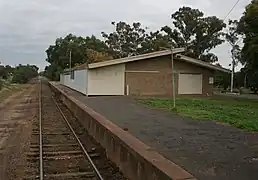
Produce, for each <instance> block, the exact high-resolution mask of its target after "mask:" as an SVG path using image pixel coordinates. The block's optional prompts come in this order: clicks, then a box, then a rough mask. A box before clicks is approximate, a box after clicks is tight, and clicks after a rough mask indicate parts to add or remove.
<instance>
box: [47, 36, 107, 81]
mask: <svg viewBox="0 0 258 180" xmlns="http://www.w3.org/2000/svg"><path fill="white" fill-rule="evenodd" d="M89 50H91V51H94V52H97V53H102V57H101V58H102V60H103V58H104V57H103V56H104V55H106V56H108V55H107V54H108V47H107V45H106V44H105V43H104V42H103V41H101V40H99V39H97V38H96V37H95V36H91V37H89V36H87V37H85V38H84V37H81V36H79V37H77V36H75V35H73V34H68V35H67V36H66V37H64V38H62V37H60V38H57V39H56V41H55V44H54V45H50V46H49V48H48V49H47V50H46V53H47V59H46V61H47V62H49V63H50V65H49V66H48V67H47V68H46V69H45V71H47V72H45V74H46V76H47V77H48V78H49V79H51V80H58V79H59V74H60V72H62V71H63V70H64V69H67V68H69V67H70V54H71V67H74V66H76V65H80V64H83V63H91V62H92V61H94V60H92V57H91V56H90V57H89V52H88V51H89ZM98 55H100V54H98ZM107 58H110V56H108V57H107Z"/></svg>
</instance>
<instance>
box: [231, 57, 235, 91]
mask: <svg viewBox="0 0 258 180" xmlns="http://www.w3.org/2000/svg"><path fill="white" fill-rule="evenodd" d="M234 71H235V60H234V58H232V71H231V85H230V91H231V92H233V88H234Z"/></svg>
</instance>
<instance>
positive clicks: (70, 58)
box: [69, 50, 72, 73]
mask: <svg viewBox="0 0 258 180" xmlns="http://www.w3.org/2000/svg"><path fill="white" fill-rule="evenodd" d="M69 68H70V73H71V72H72V50H70V52H69Z"/></svg>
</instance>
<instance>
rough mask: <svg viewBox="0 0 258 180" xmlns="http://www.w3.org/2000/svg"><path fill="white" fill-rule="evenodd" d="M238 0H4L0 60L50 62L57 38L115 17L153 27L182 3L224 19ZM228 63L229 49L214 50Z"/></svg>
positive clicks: (92, 30)
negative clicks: (48, 54)
mask: <svg viewBox="0 0 258 180" xmlns="http://www.w3.org/2000/svg"><path fill="white" fill-rule="evenodd" d="M250 1H251V0H240V2H239V4H238V5H237V6H236V8H235V9H234V10H233V12H232V13H231V14H230V16H229V18H231V19H238V18H239V17H240V16H241V14H242V13H243V11H244V8H245V6H246V5H247V4H248V3H249V2H250ZM235 2H236V0H158V1H157V0H74V1H71V0H0V62H1V63H3V64H10V65H17V64H27V63H28V64H36V65H38V66H39V67H40V68H41V69H44V67H45V66H46V65H47V63H46V61H45V58H46V54H45V50H46V49H47V48H48V46H49V45H50V44H53V43H54V42H55V39H56V38H57V37H61V36H65V35H66V34H68V33H74V34H75V35H78V36H87V35H91V34H94V35H96V36H97V37H101V35H100V32H102V31H105V32H110V31H112V30H113V28H112V26H111V25H110V22H111V21H126V22H128V23H131V22H134V21H139V22H141V23H142V24H143V26H146V27H149V28H150V30H157V29H159V28H160V27H161V26H164V25H169V24H171V20H170V15H171V14H172V13H173V12H175V11H176V10H177V9H178V8H180V7H182V6H191V7H193V8H198V9H200V10H201V11H203V12H204V13H205V15H215V16H218V17H220V18H224V17H225V16H226V14H227V13H228V11H229V10H230V9H231V8H232V6H233V4H234V3H235ZM213 51H214V52H215V53H216V54H217V56H218V57H219V63H221V64H222V65H223V66H225V67H228V64H229V63H230V54H229V51H230V48H229V47H228V45H226V44H224V45H221V46H220V47H218V48H216V49H215V50H213Z"/></svg>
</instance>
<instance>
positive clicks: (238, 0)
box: [199, 0, 240, 44]
mask: <svg viewBox="0 0 258 180" xmlns="http://www.w3.org/2000/svg"><path fill="white" fill-rule="evenodd" d="M239 2H240V0H237V1H236V2H235V4H234V5H233V7H232V8H231V9H230V11H229V12H228V13H227V15H226V16H225V18H224V19H223V22H224V21H225V20H226V19H227V17H228V16H229V15H230V13H231V12H232V11H233V10H234V9H235V7H236V6H237V4H238V3H239ZM216 31H217V30H216V29H215V30H214V32H212V33H211V35H212V34H213V33H215V32H216ZM206 38H207V36H206V37H205V38H204V39H202V40H201V41H200V42H199V44H201V43H203V42H204V41H205V39H206Z"/></svg>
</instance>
